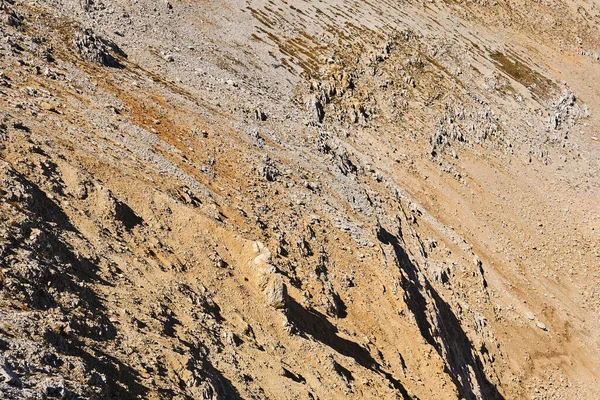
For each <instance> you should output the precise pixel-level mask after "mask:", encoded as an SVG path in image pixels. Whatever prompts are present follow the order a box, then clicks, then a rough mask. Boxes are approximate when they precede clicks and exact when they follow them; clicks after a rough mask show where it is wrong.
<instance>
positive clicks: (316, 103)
mask: <svg viewBox="0 0 600 400" xmlns="http://www.w3.org/2000/svg"><path fill="white" fill-rule="evenodd" d="M306 107H307V108H308V111H309V113H310V114H311V116H312V122H313V123H318V124H320V123H321V122H323V119H324V118H325V109H324V108H323V103H322V102H321V100H320V99H319V98H318V97H317V96H316V95H312V96H310V98H309V99H308V101H307V102H306Z"/></svg>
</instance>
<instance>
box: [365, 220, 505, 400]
mask: <svg viewBox="0 0 600 400" xmlns="http://www.w3.org/2000/svg"><path fill="white" fill-rule="evenodd" d="M398 237H401V233H399V234H398V236H395V235H393V234H391V233H390V232H388V231H386V230H385V229H384V228H383V227H380V228H379V230H378V232H377V238H378V239H379V241H380V242H381V243H383V244H386V245H391V246H392V247H393V249H394V254H395V256H396V260H395V261H396V264H397V266H398V268H399V269H400V270H401V271H402V272H404V274H403V280H402V288H403V289H404V293H405V300H406V304H407V305H408V307H409V309H410V311H411V312H412V313H413V314H414V316H415V319H416V321H417V325H418V327H419V330H420V331H421V335H422V336H423V337H424V338H425V340H426V341H427V342H428V343H429V344H430V345H431V346H433V347H434V348H435V349H436V350H437V352H438V354H439V355H440V357H442V359H444V360H445V362H446V368H447V370H448V371H447V372H448V373H449V374H450V376H451V377H452V380H453V382H454V384H455V385H456V387H457V389H458V391H459V393H460V394H461V396H463V397H464V398H466V399H467V400H471V399H477V398H478V395H477V392H478V391H480V393H481V396H482V398H484V399H498V400H501V399H504V397H503V396H502V395H501V394H500V392H499V391H498V389H497V388H496V386H495V385H494V384H493V383H491V382H490V381H489V380H488V379H487V377H486V375H485V373H484V371H483V364H482V362H481V359H480V358H479V357H478V356H477V354H476V353H475V350H474V349H473V345H472V343H471V341H470V340H469V338H468V336H467V334H466V333H465V331H464V330H463V328H462V326H461V324H460V321H459V320H458V319H457V318H456V315H455V314H454V312H453V311H452V309H451V307H450V305H449V304H448V303H446V302H445V301H444V299H442V297H441V296H440V295H439V294H438V293H437V291H436V290H435V289H434V288H433V287H432V285H431V284H430V283H429V281H428V280H427V278H426V277H424V276H423V275H422V274H420V272H419V270H418V268H417V266H416V265H414V264H413V263H412V262H411V261H410V259H409V258H408V255H407V254H406V252H405V251H404V249H403V248H402V246H401V245H400V240H399V239H398ZM420 275H421V277H422V281H423V283H421V280H420V279H419V276H420ZM404 276H406V277H407V279H406V278H404ZM426 296H427V297H430V298H431V302H432V303H433V308H434V309H435V310H436V312H437V314H436V317H435V318H436V321H437V324H436V326H437V328H439V332H437V335H435V336H434V334H433V333H432V332H434V331H435V330H434V329H433V327H432V324H431V323H430V320H429V316H428V315H427V303H428V300H427V297H426ZM472 378H474V379H475V382H472Z"/></svg>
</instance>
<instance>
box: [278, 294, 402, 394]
mask: <svg viewBox="0 0 600 400" xmlns="http://www.w3.org/2000/svg"><path fill="white" fill-rule="evenodd" d="M287 317H288V319H289V321H290V323H291V324H292V325H293V326H294V327H295V328H296V329H297V330H298V331H299V333H300V334H301V335H302V336H304V337H307V336H311V337H312V338H314V339H315V340H317V341H319V342H321V343H323V344H325V345H326V346H329V347H331V348H332V349H333V350H335V351H336V352H338V353H340V354H342V355H344V356H346V357H351V358H353V359H354V360H355V361H356V362H357V363H358V364H359V365H361V366H362V367H364V368H367V369H369V370H371V371H374V372H376V373H378V374H381V375H383V376H384V377H385V378H386V379H387V380H388V381H389V382H390V384H392V386H393V387H394V389H396V390H397V391H398V392H399V393H400V394H401V395H402V397H403V398H404V399H411V398H412V397H410V396H409V395H408V392H407V391H406V389H405V388H404V386H403V385H402V383H401V382H400V381H399V380H398V379H396V378H394V376H392V375H391V374H390V373H389V372H386V371H384V370H382V368H381V366H380V365H379V364H378V363H377V361H375V359H374V358H373V357H372V356H371V354H370V353H369V351H368V350H367V349H365V348H363V347H361V346H360V345H359V344H358V343H355V342H353V341H351V340H348V339H344V338H342V337H340V336H338V335H337V333H338V330H337V328H336V327H335V325H333V324H332V323H331V322H330V321H329V320H328V319H327V316H325V315H324V314H322V313H320V312H319V311H317V310H315V309H312V308H311V309H305V308H304V307H302V305H300V304H299V303H298V302H296V301H295V300H294V299H292V298H290V299H289V304H288V309H287Z"/></svg>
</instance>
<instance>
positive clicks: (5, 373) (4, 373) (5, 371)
mask: <svg viewBox="0 0 600 400" xmlns="http://www.w3.org/2000/svg"><path fill="white" fill-rule="evenodd" d="M0 377H2V381H3V382H4V383H7V384H9V385H13V386H19V385H20V384H21V379H20V378H19V377H18V376H17V374H15V373H14V372H13V371H12V370H11V369H10V367H9V366H8V364H7V362H6V359H0Z"/></svg>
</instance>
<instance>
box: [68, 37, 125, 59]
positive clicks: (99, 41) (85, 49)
mask: <svg viewBox="0 0 600 400" xmlns="http://www.w3.org/2000/svg"><path fill="white" fill-rule="evenodd" d="M73 44H74V45H75V48H76V49H77V52H78V53H79V54H80V55H81V56H82V57H83V58H85V59H87V60H89V61H92V62H95V63H96V64H99V65H102V66H105V67H112V68H121V67H122V64H121V62H120V61H119V60H118V59H117V58H116V57H115V56H113V55H112V54H111V52H110V51H111V50H112V51H113V52H115V53H116V54H118V55H119V56H121V57H126V55H125V53H124V52H123V51H122V50H121V49H120V48H119V47H118V46H117V45H116V44H115V43H113V42H111V41H109V40H107V39H104V38H102V37H100V36H97V35H96V34H94V32H93V31H92V30H91V29H85V30H83V31H80V32H79V33H77V35H76V36H75V38H74V39H73Z"/></svg>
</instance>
